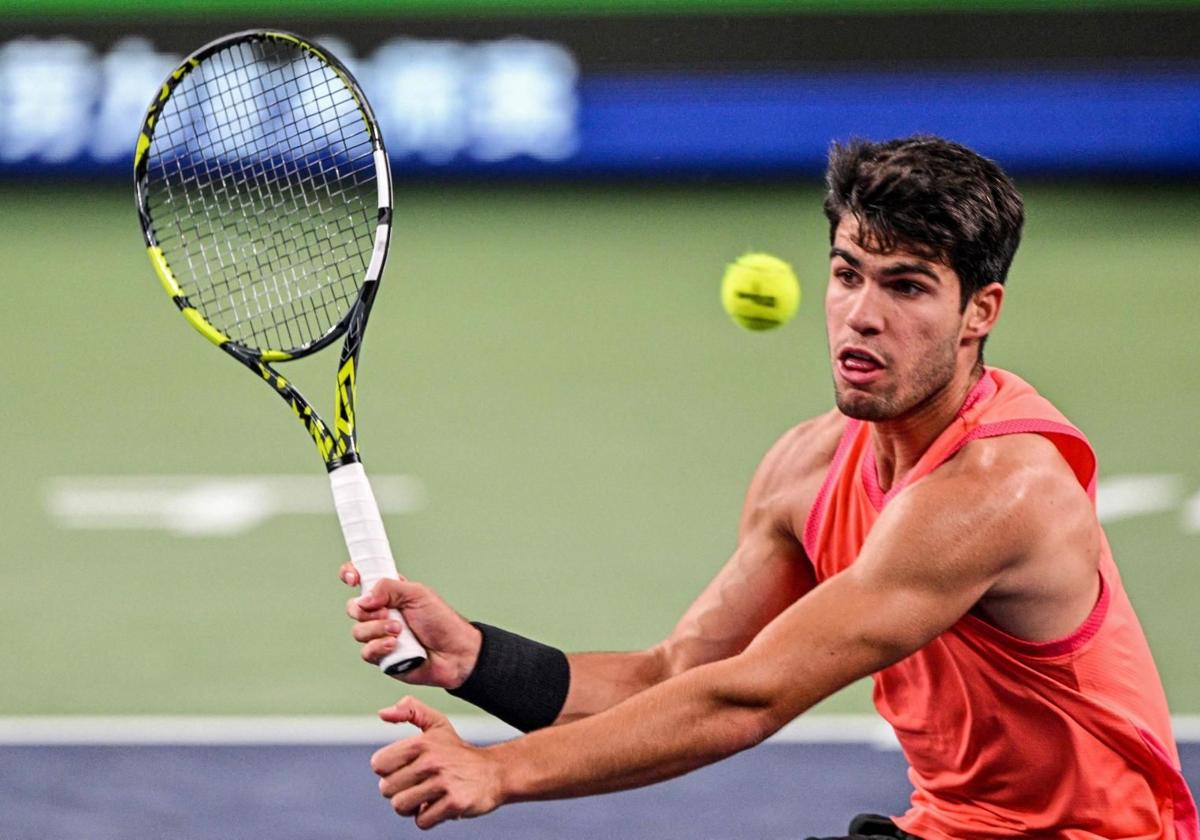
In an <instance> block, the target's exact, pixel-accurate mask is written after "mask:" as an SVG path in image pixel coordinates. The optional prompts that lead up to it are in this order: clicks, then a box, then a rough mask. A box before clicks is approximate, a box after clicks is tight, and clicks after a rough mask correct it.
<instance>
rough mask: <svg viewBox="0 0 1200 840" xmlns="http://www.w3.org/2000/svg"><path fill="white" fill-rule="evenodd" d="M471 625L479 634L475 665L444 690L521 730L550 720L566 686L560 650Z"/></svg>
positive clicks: (564, 698)
mask: <svg viewBox="0 0 1200 840" xmlns="http://www.w3.org/2000/svg"><path fill="white" fill-rule="evenodd" d="M475 627H476V629H477V630H478V631H479V633H480V642H479V652H478V655H477V657H476V661H475V667H474V668H473V669H472V670H471V672H470V674H469V675H468V676H467V678H466V680H464V681H463V683H462V684H461V685H459V686H458V687H457V688H453V689H449V691H450V694H452V695H453V696H455V697H459V698H461V699H463V700H466V701H467V702H469V703H473V704H474V705H476V706H478V707H479V708H481V709H483V710H484V711H485V712H489V713H490V714H492V715H494V716H496V717H498V718H500V720H502V721H504V722H505V723H507V724H509V725H511V726H513V727H515V728H517V729H520V730H521V731H522V732H529V731H531V730H533V729H541V728H542V727H544V726H550V725H551V724H552V723H554V721H555V720H556V719H557V718H558V715H559V713H560V712H561V711H562V708H563V706H564V705H565V704H566V701H567V691H568V690H569V688H570V682H571V667H570V664H569V663H568V661H567V657H566V654H564V653H563V652H562V651H561V650H558V649H557V648H553V647H550V646H549V645H545V644H542V643H541V642H535V641H534V640H532V639H527V638H525V637H524V636H519V635H517V634H516V633H512V632H509V631H508V630H502V629H500V628H499V627H492V626H490V625H487V624H479V623H476V624H475Z"/></svg>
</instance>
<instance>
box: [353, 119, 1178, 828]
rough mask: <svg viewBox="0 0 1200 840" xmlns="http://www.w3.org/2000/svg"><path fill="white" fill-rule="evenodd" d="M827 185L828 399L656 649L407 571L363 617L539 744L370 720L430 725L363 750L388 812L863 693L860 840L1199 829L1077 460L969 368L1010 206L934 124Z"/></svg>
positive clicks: (1154, 681)
mask: <svg viewBox="0 0 1200 840" xmlns="http://www.w3.org/2000/svg"><path fill="white" fill-rule="evenodd" d="M827 183H828V193H827V195H826V198H825V213H826V215H827V216H828V219H829V225H830V241H831V245H832V247H831V249H830V262H829V280H828V288H827V291H826V295H825V313H826V327H827V330H828V338H829V354H830V364H831V365H832V368H833V382H834V394H835V398H836V405H837V407H836V409H834V410H832V411H830V412H829V413H827V414H824V415H822V416H820V417H816V418H813V419H810V420H808V421H806V422H803V423H801V424H800V425H798V426H796V427H795V428H793V429H791V430H790V431H788V432H787V433H786V434H784V435H783V437H782V438H780V440H779V441H778V442H777V443H776V444H775V445H774V446H773V447H772V448H771V450H770V451H769V452H768V453H767V454H766V456H765V458H764V459H763V461H762V463H761V465H760V466H759V468H758V470H757V472H756V474H755V475H754V478H753V480H752V481H751V484H750V488H749V491H748V493H747V496H746V501H745V507H744V509H743V512H742V516H741V524H740V533H739V539H738V545H737V549H736V551H735V552H734V554H733V556H732V557H731V558H730V560H729V561H728V563H727V564H726V565H725V566H724V568H722V569H721V571H720V572H719V573H718V574H717V576H716V577H715V579H714V580H713V581H712V582H711V583H710V584H709V586H708V587H707V588H706V589H705V590H704V592H703V593H702V594H701V595H700V596H699V598H698V599H697V600H696V602H695V603H694V604H693V605H692V606H691V607H690V608H689V609H688V610H687V612H686V613H685V614H684V616H683V617H682V619H680V621H679V623H678V625H677V626H676V627H675V629H674V630H673V631H672V632H671V634H670V635H669V636H668V637H667V639H666V640H664V641H663V642H662V643H660V644H658V645H657V646H655V647H653V648H651V649H649V650H645V651H638V652H631V653H585V654H572V655H569V656H568V655H565V654H563V653H562V652H560V651H558V650H556V649H554V648H552V647H550V646H547V645H545V644H542V643H539V642H536V641H532V640H529V639H525V638H523V637H521V636H518V635H515V634H513V633H510V632H508V631H505V630H501V629H499V628H495V627H490V626H487V625H484V624H471V623H468V622H467V621H466V620H465V619H463V618H461V617H460V616H459V615H458V614H456V613H455V612H454V611H453V610H452V609H451V608H450V607H449V606H448V605H447V604H446V603H445V602H444V601H443V600H442V599H441V598H439V597H438V596H437V595H436V594H435V593H434V592H433V591H431V590H430V589H429V588H428V587H426V586H424V585H421V584H419V583H414V582H408V581H385V582H383V583H381V584H380V585H379V586H377V587H376V589H375V590H374V591H373V592H371V593H370V594H368V595H366V596H363V597H361V598H358V599H352V600H351V602H350V604H349V613H350V615H351V617H352V618H354V619H356V622H357V623H356V624H355V626H354V631H353V632H354V636H355V638H356V639H357V640H359V641H360V642H363V643H364V645H363V650H362V653H363V657H364V658H365V659H367V660H368V661H376V660H378V659H379V658H380V657H382V656H383V655H385V654H386V653H387V651H388V650H389V649H390V646H391V645H392V644H393V636H394V634H395V632H396V631H397V630H398V628H397V627H395V626H394V625H392V626H389V622H388V621H387V620H386V618H385V617H384V613H383V610H384V609H385V608H386V607H395V608H397V609H399V610H401V611H402V613H403V615H404V617H405V618H406V619H407V620H408V622H409V624H410V625H411V626H412V628H413V630H414V632H415V633H416V635H417V636H418V637H419V638H420V639H421V641H422V642H423V643H424V645H425V647H426V648H428V650H429V654H430V658H429V661H428V662H427V663H426V664H425V665H424V666H422V667H421V668H420V669H418V670H416V671H413V672H411V673H410V674H409V675H408V681H409V682H412V683H417V684H426V685H436V686H441V687H443V688H446V689H449V690H450V692H451V693H452V694H454V695H456V696H459V697H464V698H466V699H467V700H470V701H471V702H473V703H475V704H476V705H478V706H480V707H481V708H483V709H485V710H487V711H489V712H491V713H493V714H495V715H497V716H498V717H500V718H502V719H504V720H506V721H508V722H509V723H512V724H513V725H515V726H517V727H518V728H520V729H522V730H524V731H526V732H527V733H528V734H526V735H524V736H522V737H519V738H517V739H515V740H513V741H510V742H507V743H504V744H499V745H496V746H490V747H484V748H478V747H474V746H471V745H468V744H466V743H464V742H463V741H462V740H461V739H460V738H459V737H458V736H457V734H456V733H455V732H454V730H453V729H452V728H451V726H450V725H449V723H448V722H447V720H446V718H445V717H444V716H443V715H441V714H440V713H439V712H437V711H434V710H433V709H431V708H429V707H427V706H426V705H423V704H422V703H420V702H418V701H416V700H414V699H412V698H405V699H403V700H401V701H400V702H399V703H397V704H396V705H395V706H394V707H392V708H389V709H387V710H384V711H383V712H382V713H381V714H382V716H383V717H384V719H385V720H389V721H393V722H396V723H412V724H415V725H416V726H418V727H419V728H420V729H421V730H423V732H422V734H420V735H418V736H416V737H412V738H407V739H405V740H400V741H397V742H396V743H394V744H391V745H389V746H387V747H384V748H382V749H380V750H379V751H378V752H377V753H376V754H375V755H374V757H373V758H372V767H373V768H374V770H375V772H376V773H377V774H378V775H379V776H380V790H381V791H382V793H383V795H384V796H385V797H387V798H389V799H390V800H391V804H392V806H393V808H394V809H395V810H396V811H397V812H398V813H399V814H401V815H404V816H412V817H415V819H416V823H417V825H418V826H420V827H422V828H428V827H430V826H434V825H437V824H438V823H440V822H442V821H444V820H448V819H457V818H461V817H476V816H479V815H481V814H486V813H488V812H489V811H492V810H494V809H495V808H498V807H499V806H501V805H504V804H505V803H509V802H517V801H523V800H535V799H552V798H559V797H571V796H583V795H588V794H597V793H605V792H608V791H615V790H621V789H625V788H631V787H636V786H640V785H646V784H650V783H653V782H657V781H661V780H663V779H668V778H671V777H673V776H678V775H680V774H682V773H686V772H688V771H689V770H693V769H695V768H697V767H700V766H702V765H706V764H709V763H712V762H714V761H718V760H720V759H722V758H724V757H726V756H729V755H732V754H733V753H736V752H738V751H740V750H744V749H747V748H749V747H752V746H754V745H755V744H758V743H759V742H761V741H762V740H763V739H764V738H766V737H767V736H769V735H771V734H772V733H773V732H775V731H776V730H778V729H779V728H780V727H782V726H783V725H784V724H786V723H788V722H789V721H791V720H792V719H793V718H795V717H796V716H797V715H799V714H801V713H803V712H804V711H805V710H806V709H808V708H810V707H812V706H813V705H814V704H815V703H817V702H818V701H820V700H822V699H823V698H825V697H828V696H829V695H831V694H833V693H834V692H835V691H837V690H838V689H840V688H842V687H843V686H845V685H847V684H849V683H851V682H853V681H854V680H856V679H858V678H860V677H863V676H866V675H871V676H872V677H873V679H874V701H875V705H876V707H877V708H878V710H879V713H880V714H881V715H883V717H884V718H886V719H887V721H888V722H889V723H890V724H891V725H892V726H893V728H894V729H895V732H896V735H897V737H898V738H899V741H900V745H901V747H902V748H903V750H904V755H905V757H906V759H907V761H908V763H909V765H910V768H911V769H910V771H909V778H910V780H911V782H912V785H913V788H914V791H913V795H912V800H911V807H910V808H909V809H908V811H907V812H906V813H904V814H902V815H897V816H895V817H894V818H883V817H872V816H869V815H862V816H860V817H858V818H855V820H854V822H853V823H852V824H851V827H850V829H849V831H850V833H849V835H848V836H849V837H900V838H906V837H917V838H924V839H925V840H961V838H980V837H988V838H991V837H1031V836H1032V837H1039V838H1051V837H1053V838H1135V837H1136V838H1190V839H1191V840H1195V838H1197V837H1200V830H1198V829H1197V820H1196V807H1195V804H1194V801H1193V799H1192V796H1191V794H1190V793H1189V791H1188V789H1187V785H1186V783H1185V781H1184V778H1183V776H1182V774H1181V772H1180V766H1179V757H1178V753H1177V750H1176V747H1175V743H1174V739H1173V737H1172V734H1171V727H1170V719H1169V716H1168V711H1167V704H1166V700H1165V698H1164V695H1163V690H1162V685H1161V682H1160V680H1159V676H1158V673H1157V671H1156V669H1155V666H1154V662H1153V660H1152V659H1151V655H1150V651H1149V648H1148V647H1147V644H1146V639H1145V636H1144V635H1143V633H1142V629H1141V627H1140V625H1139V623H1138V620H1137V617H1136V616H1135V615H1134V612H1133V609H1132V607H1131V606H1130V602H1129V599H1128V598H1127V597H1126V594H1125V590H1124V588H1123V587H1122V585H1121V578H1120V576H1119V575H1118V573H1117V567H1116V566H1115V565H1114V562H1113V558H1112V554H1111V553H1110V550H1109V546H1108V543H1107V541H1106V539H1105V536H1104V533H1103V531H1102V530H1101V527H1100V525H1099V522H1098V521H1097V519H1096V511H1095V499H1094V494H1095V485H1096V457H1095V455H1094V453H1093V451H1092V448H1091V446H1090V445H1089V444H1088V441H1087V439H1086V438H1085V437H1084V436H1083V434H1082V433H1081V432H1080V431H1079V430H1078V429H1076V428H1075V427H1074V426H1073V425H1071V423H1070V422H1069V421H1068V420H1067V419H1066V418H1064V417H1063V415H1062V414H1060V413H1059V412H1058V411H1057V410H1056V409H1055V408H1054V407H1053V406H1052V405H1051V404H1050V403H1049V402H1048V401H1047V400H1046V399H1044V398H1043V397H1041V396H1039V394H1038V393H1037V392H1036V391H1035V390H1034V389H1033V388H1032V387H1031V386H1030V385H1028V384H1027V383H1025V382H1024V381H1022V380H1021V379H1020V378H1019V377H1017V376H1016V375H1014V374H1012V373H1009V372H1007V371H1004V370H1000V369H997V368H991V367H986V366H984V364H983V346H984V342H985V340H986V339H987V336H988V334H989V333H990V332H991V331H992V329H993V328H994V327H995V326H996V323H997V320H998V318H999V317H1000V312H1001V308H1002V304H1003V302H1004V297H1005V286H1004V281H1005V278H1006V275H1007V273H1008V269H1009V266H1010V264H1011V262H1012V259H1013V255H1014V253H1015V252H1016V250H1017V245H1018V242H1019V241H1020V236H1021V228H1022V224H1023V218H1024V209H1023V205H1022V201H1021V198H1020V195H1019V194H1018V193H1017V191H1016V188H1015V187H1014V185H1013V183H1012V181H1011V180H1010V179H1009V178H1008V177H1007V176H1006V175H1005V174H1004V173H1003V172H1002V171H1001V170H1000V168H999V167H997V165H996V164H995V163H993V162H992V161H990V160H986V159H984V158H982V157H980V156H979V155H977V154H975V153H974V152H972V151H971V150H969V149H967V148H964V147H963V146H960V145H957V144H955V143H951V142H947V141H945V140H941V139H938V138H935V137H928V136H918V137H911V138H907V139H902V140H895V141H892V142H888V143H882V144H876V143H868V142H853V143H851V144H849V145H845V146H835V147H834V148H833V150H832V152H831V154H830V158H829V167H828V173H827ZM343 577H344V579H345V580H346V581H347V582H348V583H352V584H353V583H356V582H357V580H356V578H355V575H354V573H353V570H352V569H349V568H348V567H343Z"/></svg>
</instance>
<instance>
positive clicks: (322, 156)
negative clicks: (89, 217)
mask: <svg viewBox="0 0 1200 840" xmlns="http://www.w3.org/2000/svg"><path fill="white" fill-rule="evenodd" d="M134 183H135V191H136V194H137V208H138V216H139V218H140V220H141V224H142V232H143V234H144V235H145V240H146V248H147V250H148V251H149V254H150V262H151V263H152V264H153V265H154V269H155V271H156V272H157V273H158V277H159V280H161V281H162V285H163V288H164V289H166V292H167V294H168V295H170V296H171V299H172V300H174V301H175V305H176V306H177V307H179V311H180V312H182V313H183V316H184V318H186V319H187V320H188V322H189V323H191V325H192V326H193V327H195V328H196V329H197V330H198V331H199V332H200V334H201V335H203V336H204V337H205V338H207V339H208V340H209V341H211V342H212V343H213V344H215V345H217V346H218V347H220V348H221V349H222V350H224V351H225V352H226V353H228V354H229V355H230V356H232V357H233V358H235V359H237V360H238V361H239V362H241V363H242V364H243V365H245V366H246V367H248V368H249V369H250V370H251V371H253V372H254V374H255V375H256V376H259V377H260V378H262V380H263V381H265V382H266V383H267V384H268V385H270V386H271V387H272V388H274V390H275V392H276V393H277V394H279V396H281V397H283V399H284V401H285V402H287V403H288V405H290V406H291V408H292V411H293V412H294V413H295V415H296V416H297V417H298V418H299V419H300V422H302V423H303V424H304V426H305V428H307V430H308V433H309V435H310V436H311V437H312V439H313V442H314V443H315V444H316V446H317V451H318V452H319V453H320V455H321V458H322V459H323V460H324V461H325V466H326V467H327V469H328V470H329V479H330V484H331V485H332V487H333V499H334V506H335V508H336V510H337V515H338V520H339V522H340V523H341V526H342V534H343V536H344V537H345V540H346V548H347V549H348V550H349V553H350V559H351V561H352V562H353V564H354V566H355V568H356V569H357V570H358V573H359V575H360V578H361V582H362V588H363V591H364V592H367V591H370V589H371V587H373V586H374V585H375V584H376V583H377V582H378V581H379V580H381V579H383V578H395V577H397V573H396V566H395V563H394V561H393V559H392V552H391V547H390V546H389V544H388V539H387V533H386V532H385V531H384V527H383V520H382V518H381V517H380V515H379V506H378V505H377V504H376V501H375V496H374V494H373V493H372V492H371V485H370V483H369V482H368V481H367V476H366V474H365V473H364V472H363V467H362V463H361V462H360V459H359V454H358V445H357V437H356V433H357V428H356V425H355V403H356V399H357V393H356V388H355V378H356V374H357V369H358V358H359V352H360V350H361V349H362V339H363V330H364V329H365V328H366V325H367V316H368V315H369V314H370V312H371V305H372V303H373V302H374V300H375V295H376V293H377V292H378V290H379V280H380V276H381V274H382V272H383V265H384V262H385V261H386V259H387V252H388V240H389V237H390V234H391V221H392V183H391V172H390V170H389V168H388V159H387V153H386V152H385V151H384V147H383V139H382V138H381V137H380V135H379V127H378V125H377V124H376V122H375V116H374V114H373V113H372V111H371V106H370V105H369V104H367V100H366V97H365V96H363V93H362V90H361V89H360V88H359V86H358V83H357V82H356V81H355V80H354V78H353V77H352V76H351V75H350V73H349V72H348V71H347V70H346V68H345V67H344V66H343V65H342V64H341V62H339V61H338V60H337V59H336V58H334V57H333V56H332V55H330V54H329V52H327V51H326V50H324V49H322V48H321V47H319V46H317V45H316V44H314V43H312V42H311V41H308V40H305V39H304V38H301V37H299V36H297V35H293V34H291V33H288V32H279V31H273V30H251V31H247V32H238V33H235V34H232V35H227V36H225V37H223V38H218V39H217V40H215V41H213V42H212V43H210V44H207V45H206V46H204V47H201V48H200V49H199V50H197V51H196V52H194V53H192V54H191V55H190V56H188V57H187V58H186V59H184V60H183V62H182V63H181V64H180V65H179V66H178V67H177V68H176V69H175V70H174V71H173V72H172V73H171V75H170V76H168V77H167V79H166V80H165V81H164V82H163V85H162V88H161V89H160V90H159V92H158V95H157V96H156V97H155V99H154V101H153V102H152V103H151V104H150V108H149V110H148V111H147V112H146V118H145V120H144V121H143V123H142V130H141V134H140V135H139V137H138V141H137V148H136V150H135V154H134ZM342 336H345V341H344V342H343V343H342V353H341V360H340V362H339V363H338V371H337V382H336V385H335V389H334V406H335V407H334V414H333V418H334V420H333V423H332V425H329V424H327V423H326V422H325V421H324V420H322V419H321V417H320V416H319V415H318V414H317V412H316V411H314V410H313V408H312V406H311V405H310V404H309V403H308V401H307V400H306V399H305V398H304V396H303V395H302V394H301V393H300V392H299V391H298V390H297V389H296V388H295V387H294V386H293V385H292V384H291V383H290V382H288V381H287V380H286V379H285V378H284V377H282V376H281V375H279V373H278V372H277V371H276V369H275V368H274V367H272V364H273V363H277V362H285V361H288V360H291V359H298V358H301V357H303V356H309V355H311V354H313V353H316V352H318V351H320V350H322V349H324V348H325V347H328V346H330V345H331V344H333V343H334V342H335V341H336V340H337V339H339V338H341V337H342ZM392 618H394V619H397V620H401V622H402V619H401V618H400V616H399V614H398V613H397V612H396V611H394V610H393V611H392ZM402 623H403V622H402ZM424 661H425V649H424V648H423V647H422V646H421V644H420V643H419V642H418V641H417V640H416V638H415V637H414V636H413V634H412V632H411V631H410V630H409V629H408V627H407V626H404V631H403V633H402V634H401V635H400V638H399V640H398V644H397V646H396V650H395V651H394V652H393V653H391V654H390V655H389V656H388V657H387V658H386V659H384V660H383V661H382V662H381V663H380V666H381V667H382V668H383V670H384V671H385V672H386V673H388V674H390V675H393V676H394V675H398V674H402V673H404V672H405V671H408V670H411V669H412V668H415V667H417V666H418V665H420V664H421V663H422V662H424Z"/></svg>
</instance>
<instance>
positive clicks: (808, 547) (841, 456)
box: [801, 417, 862, 565]
mask: <svg viewBox="0 0 1200 840" xmlns="http://www.w3.org/2000/svg"><path fill="white" fill-rule="evenodd" d="M861 425H862V421H861V420H851V419H850V418H848V417H847V418H846V429H845V431H843V432H842V439H841V440H839V441H838V445H837V450H836V451H835V452H834V453H833V461H831V462H830V464H829V469H827V470H826V471H825V480H824V481H822V482H821V489H820V490H819V491H818V492H817V498H816V500H815V501H814V502H813V506H812V507H811V508H809V511H808V518H807V519H806V520H804V535H803V537H802V539H801V542H802V543H803V545H804V552H805V553H806V554H807V555H808V561H809V562H810V563H812V564H814V565H815V564H816V562H817V536H818V531H819V530H820V528H821V519H822V518H823V517H824V516H825V506H826V505H827V504H828V503H829V490H830V488H831V487H832V486H833V482H834V480H835V479H836V478H837V474H838V471H839V470H840V469H841V466H842V462H843V461H844V460H846V451H847V450H848V449H849V448H850V444H851V443H852V442H853V441H854V436H855V435H856V434H857V433H858V427H859V426H861Z"/></svg>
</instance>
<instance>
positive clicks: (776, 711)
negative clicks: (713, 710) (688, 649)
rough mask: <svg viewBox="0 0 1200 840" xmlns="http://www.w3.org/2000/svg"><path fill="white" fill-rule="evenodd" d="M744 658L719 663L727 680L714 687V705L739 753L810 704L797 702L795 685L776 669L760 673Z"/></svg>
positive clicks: (761, 740)
mask: <svg viewBox="0 0 1200 840" xmlns="http://www.w3.org/2000/svg"><path fill="white" fill-rule="evenodd" d="M746 659H747V657H745V656H744V655H743V656H736V657H733V658H732V659H729V660H726V661H725V662H722V663H720V665H721V666H724V669H726V671H727V673H728V674H729V677H730V678H729V679H727V680H723V681H721V682H719V683H715V684H714V685H716V686H719V687H718V688H716V690H715V691H714V698H713V699H714V702H715V704H716V705H717V707H718V708H719V709H721V711H723V712H724V717H725V718H726V720H727V721H729V726H730V729H731V732H730V737H731V738H732V739H733V740H734V741H735V742H736V743H737V745H738V746H737V749H738V750H743V749H748V748H749V747H753V746H757V745H758V744H761V743H762V742H763V741H765V740H766V739H767V738H769V737H771V736H772V735H774V734H775V733H776V732H778V731H779V730H780V729H782V728H783V727H784V726H785V725H787V724H788V723H790V722H791V721H792V720H793V719H794V718H795V717H796V716H797V715H799V714H800V713H801V712H803V711H804V708H806V705H810V704H805V703H803V702H800V701H799V698H798V697H797V692H796V690H795V689H796V686H795V683H794V681H793V680H789V679H788V678H787V675H785V674H782V673H779V672H778V671H776V669H770V671H771V673H763V669H762V668H761V667H755V666H754V665H753V664H752V663H750V662H747V661H746Z"/></svg>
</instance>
